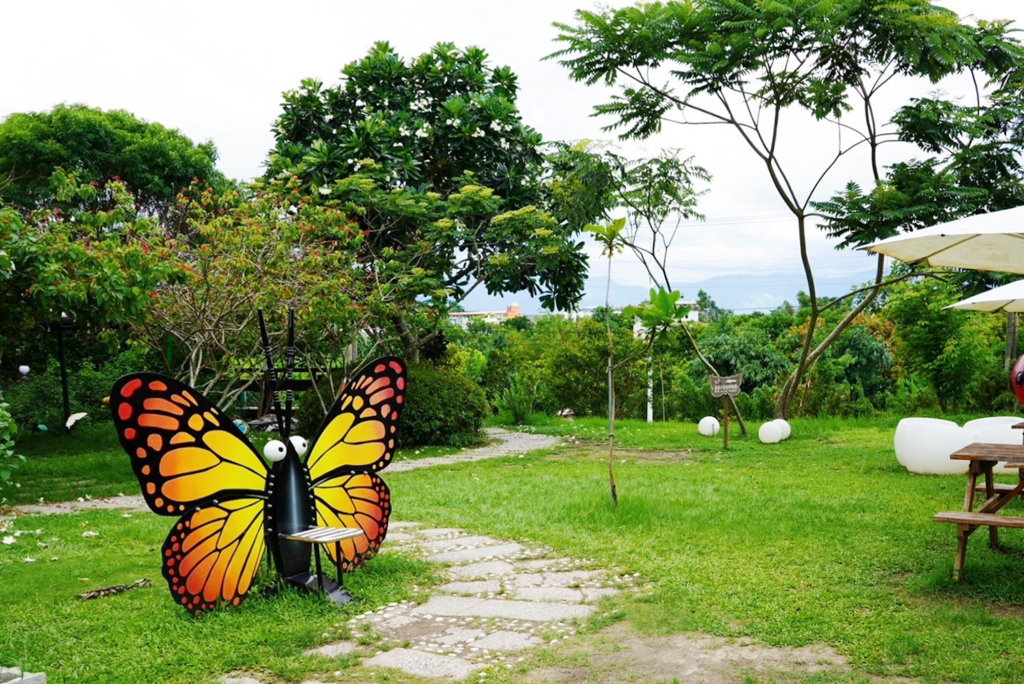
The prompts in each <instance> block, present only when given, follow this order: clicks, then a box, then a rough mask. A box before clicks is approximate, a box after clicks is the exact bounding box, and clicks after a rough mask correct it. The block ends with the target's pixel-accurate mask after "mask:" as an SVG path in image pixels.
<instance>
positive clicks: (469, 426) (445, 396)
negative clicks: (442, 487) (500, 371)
mask: <svg viewBox="0 0 1024 684" xmlns="http://www.w3.org/2000/svg"><path fill="white" fill-rule="evenodd" d="M488 411H489V406H488V404H487V398H486V397H485V396H484V392H483V390H482V389H480V387H479V386H478V385H477V384H476V383H474V382H473V381H472V380H470V379H469V378H467V377H466V376H464V375H462V374H460V373H458V372H457V371H455V370H453V369H452V368H450V367H448V366H443V365H434V364H431V363H422V364H417V365H412V366H410V367H409V387H408V389H407V390H406V397H405V412H404V413H403V414H402V418H401V420H402V426H401V428H400V429H399V431H398V444H399V446H403V447H408V446H427V445H442V446H467V445H469V444H473V443H476V442H478V441H479V440H480V428H481V427H482V426H483V422H484V416H486V415H487V413H488Z"/></svg>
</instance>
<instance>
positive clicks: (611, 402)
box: [604, 246, 619, 507]
mask: <svg viewBox="0 0 1024 684" xmlns="http://www.w3.org/2000/svg"><path fill="white" fill-rule="evenodd" d="M611 294H612V251H611V247H610V246H609V248H608V284H607V286H606V288H605V293H604V329H605V332H607V333H608V486H609V487H610V489H611V496H612V504H613V505H614V506H615V507H618V505H619V494H618V492H617V491H616V489H615V467H614V465H613V462H614V458H615V338H614V337H612V310H611V306H610V302H611Z"/></svg>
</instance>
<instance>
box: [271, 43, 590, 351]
mask: <svg viewBox="0 0 1024 684" xmlns="http://www.w3.org/2000/svg"><path fill="white" fill-rule="evenodd" d="M342 73H343V77H344V78H343V81H342V82H341V84H339V85H338V86H335V87H332V88H325V87H324V85H323V84H322V83H320V82H319V81H315V80H306V81H303V82H302V85H301V87H300V88H299V89H298V90H294V91H289V92H287V93H285V95H284V98H285V103H284V111H283V112H282V114H281V116H280V118H279V119H278V121H277V122H276V124H275V126H274V131H275V135H276V138H277V144H276V146H275V147H274V149H273V151H272V152H271V154H270V158H269V161H268V174H267V176H268V178H271V179H275V178H288V177H291V176H293V175H294V177H296V178H298V179H299V180H300V182H301V183H302V184H303V187H304V188H306V189H308V191H309V193H310V194H311V195H312V196H313V197H320V198H322V202H324V203H326V204H328V205H331V206H341V207H344V208H345V210H346V211H348V212H349V214H350V215H351V216H352V217H353V220H355V221H356V222H357V223H358V225H359V228H360V231H361V234H362V235H363V237H364V238H365V239H364V241H363V242H361V243H360V244H359V245H358V253H357V255H356V258H357V260H358V261H359V263H360V264H361V265H362V266H363V267H364V268H365V269H367V271H368V272H370V273H371V274H372V279H373V280H374V281H375V282H378V283H380V285H381V287H382V288H386V289H387V296H386V297H383V298H378V303H381V304H385V303H386V304H387V305H388V308H386V309H382V310H380V311H379V314H380V317H381V319H382V320H383V321H385V322H386V323H387V324H388V325H389V326H390V328H391V329H392V330H393V332H394V333H395V334H396V335H397V337H398V338H400V339H401V341H402V344H403V346H404V347H405V353H406V355H407V356H408V357H409V358H410V359H413V360H414V359H416V358H418V356H419V350H420V348H421V347H422V346H423V345H424V344H426V343H427V342H428V341H430V339H431V338H432V337H434V336H435V335H436V334H437V329H438V328H437V322H438V321H439V320H441V319H442V318H443V315H444V312H445V311H446V310H447V308H448V307H450V306H452V305H453V304H457V303H458V302H460V301H462V300H463V299H464V298H465V296H466V295H467V294H468V293H469V292H470V291H472V289H473V288H475V287H477V286H479V285H480V284H483V286H484V287H485V288H486V289H487V291H488V292H490V293H492V294H500V293H504V292H515V291H519V290H526V291H528V292H529V293H530V294H531V295H535V296H539V297H540V298H541V301H542V303H543V304H544V305H545V306H546V307H548V308H550V309H567V308H570V307H572V306H573V305H574V304H575V303H576V302H577V301H578V299H579V297H580V295H581V294H582V290H583V285H584V279H585V276H586V258H585V256H584V255H583V254H582V253H581V251H580V248H581V244H580V243H578V242H577V241H576V237H575V236H576V235H577V233H578V232H579V231H580V230H581V229H582V228H583V226H585V225H586V223H587V222H588V221H590V220H592V219H594V218H596V217H597V216H598V213H596V212H594V211H592V210H589V209H586V208H580V207H573V210H572V211H569V210H568V209H567V207H568V206H569V205H571V204H572V203H573V202H576V201H577V200H578V197H577V196H575V195H565V194H562V195H556V194H555V193H553V192H552V191H551V187H552V185H551V178H550V176H545V173H546V172H548V171H550V170H551V169H549V168H548V167H547V166H546V165H545V161H544V158H543V156H542V154H541V147H540V146H541V144H542V140H541V136H540V135H539V134H538V133H537V132H536V131H535V130H533V129H532V128H530V127H529V126H527V125H525V124H524V123H523V122H522V120H521V118H520V116H519V112H518V110H517V109H516V94H517V84H516V77H515V75H514V74H513V73H512V72H511V71H510V70H509V69H508V68H507V67H498V68H491V67H490V66H489V65H488V64H487V55H486V53H485V52H484V51H482V50H480V49H478V48H467V49H466V50H464V51H460V50H457V49H456V48H455V47H454V46H453V45H450V44H443V43H442V44H439V45H437V46H436V47H435V48H434V49H432V50H431V51H430V52H428V53H426V54H423V55H420V56H419V57H417V58H415V59H413V60H410V61H405V60H403V59H402V58H401V57H400V56H398V55H397V54H396V53H395V52H394V51H393V50H392V49H391V47H390V46H389V45H388V44H386V43H378V44H377V45H375V46H374V47H373V49H371V50H370V52H369V54H368V55H367V56H366V57H365V58H363V59H362V60H359V61H356V62H353V63H351V64H349V65H347V66H346V67H345V68H344V69H343V70H342ZM332 203H337V204H332Z"/></svg>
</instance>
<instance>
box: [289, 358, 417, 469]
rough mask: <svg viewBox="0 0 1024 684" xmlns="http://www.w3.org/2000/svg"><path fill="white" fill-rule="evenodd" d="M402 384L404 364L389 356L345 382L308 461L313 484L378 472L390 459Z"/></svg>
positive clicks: (393, 449) (402, 392)
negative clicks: (339, 475)
mask: <svg viewBox="0 0 1024 684" xmlns="http://www.w3.org/2000/svg"><path fill="white" fill-rule="evenodd" d="M405 384H406V373H405V364H403V363H402V362H401V361H400V360H399V359H396V358H393V357H385V358H381V359H377V360H376V361H371V362H370V363H368V364H367V365H366V366H365V367H364V368H363V369H362V370H361V371H359V372H358V373H357V374H356V375H355V377H353V378H352V379H351V380H350V381H349V382H348V383H346V384H345V386H344V387H343V388H342V390H341V394H340V395H339V396H338V400H337V401H335V402H334V406H332V407H331V410H330V411H328V413H327V418H325V419H324V423H323V425H321V426H320V432H319V434H318V435H317V438H316V439H315V440H314V442H313V445H312V447H311V448H310V450H309V458H307V459H306V468H307V469H308V470H309V476H310V478H311V479H312V480H313V484H314V485H315V484H316V483H317V482H318V481H321V480H323V479H324V478H326V477H330V476H332V475H335V474H337V473H339V472H356V471H377V470H380V469H382V468H384V467H385V466H387V464H388V463H390V462H391V458H392V457H393V456H394V454H395V433H396V432H397V430H398V417H399V414H400V413H401V409H402V408H403V407H402V403H403V402H404V401H405Z"/></svg>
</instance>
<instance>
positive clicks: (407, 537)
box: [387, 530, 416, 543]
mask: <svg viewBox="0 0 1024 684" xmlns="http://www.w3.org/2000/svg"><path fill="white" fill-rule="evenodd" d="M414 539H416V537H414V536H413V535H411V534H409V533H408V532H391V531H390V530H389V531H388V536H387V540H388V541H389V542H392V543H394V542H409V541H413V540H414Z"/></svg>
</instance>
